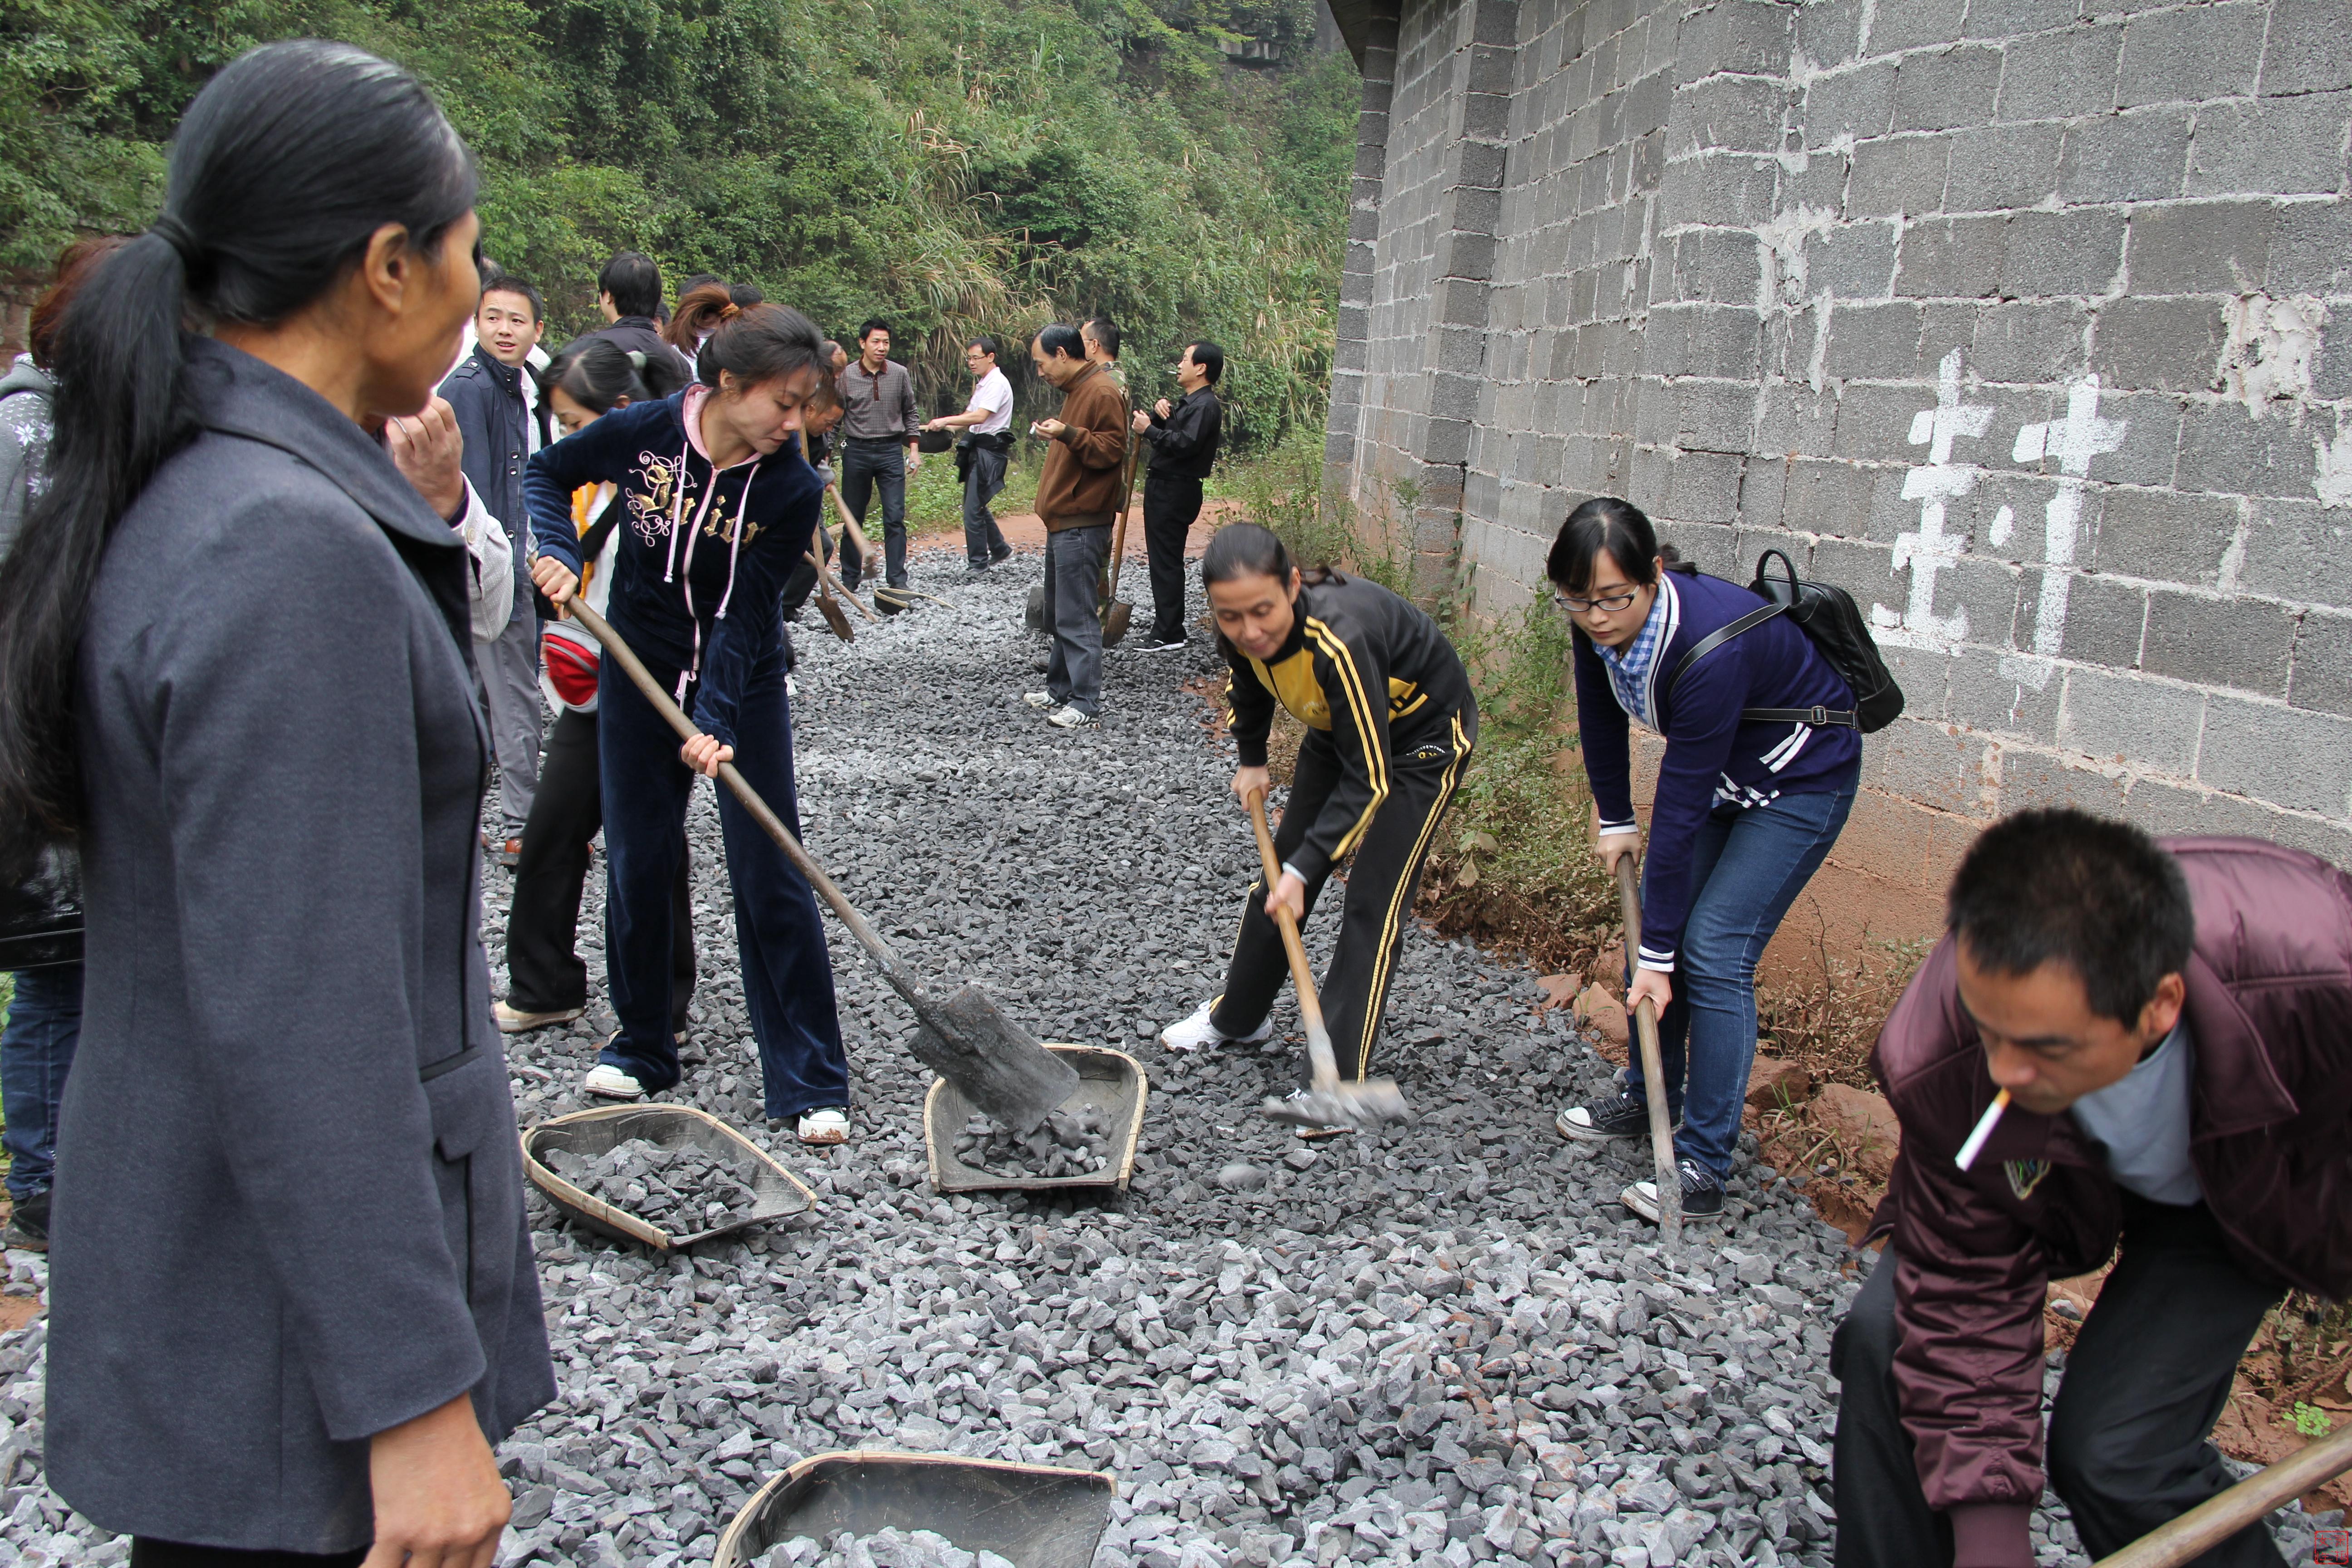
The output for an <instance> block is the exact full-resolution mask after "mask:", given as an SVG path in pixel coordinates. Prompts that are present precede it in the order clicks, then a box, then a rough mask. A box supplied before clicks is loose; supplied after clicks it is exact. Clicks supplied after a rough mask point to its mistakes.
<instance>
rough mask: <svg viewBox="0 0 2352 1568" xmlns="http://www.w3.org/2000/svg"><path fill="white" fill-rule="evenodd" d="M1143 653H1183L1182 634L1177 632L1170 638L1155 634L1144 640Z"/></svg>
mask: <svg viewBox="0 0 2352 1568" xmlns="http://www.w3.org/2000/svg"><path fill="white" fill-rule="evenodd" d="M1143 651H1144V652H1146V653H1181V652H1183V651H1184V634H1183V633H1181V632H1179V633H1177V634H1176V635H1175V636H1174V637H1160V636H1159V635H1157V634H1156V633H1155V634H1154V635H1153V636H1151V637H1147V638H1145V639H1144V643H1143Z"/></svg>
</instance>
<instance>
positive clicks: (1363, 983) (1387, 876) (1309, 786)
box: [1209, 711, 1478, 1079]
mask: <svg viewBox="0 0 2352 1568" xmlns="http://www.w3.org/2000/svg"><path fill="white" fill-rule="evenodd" d="M1477 739H1478V716H1477V714H1476V713H1475V711H1474V712H1471V713H1469V714H1466V715H1465V714H1457V715H1455V716H1454V721H1453V722H1452V723H1451V724H1449V725H1448V726H1447V738H1446V739H1445V740H1444V742H1432V743H1429V744H1425V745H1423V746H1420V747H1417V748H1415V749H1414V750H1413V751H1411V752H1400V753H1399V754H1397V755H1396V756H1393V757H1391V758H1390V759H1389V795H1388V799H1386V800H1385V801H1383V802H1381V807H1380V810H1379V811H1377V812H1375V813H1374V814H1373V816H1372V824H1371V826H1370V827H1369V828H1367V829H1365V831H1364V837H1363V838H1362V839H1361V840H1360V842H1359V843H1358V844H1357V846H1356V858H1355V863H1354V865H1353V866H1352V867H1350V868H1349V872H1348V893H1347V903H1346V905H1345V906H1344V908H1343V909H1342V910H1341V913H1340V917H1339V946H1338V947H1337V948H1336V949H1335V950H1334V951H1333V952H1332V954H1331V966H1330V967H1329V968H1328V969H1327V970H1325V971H1324V972H1323V978H1322V982H1321V984H1318V986H1317V988H1316V989H1317V993H1318V995H1319V997H1320V998H1321V1000H1322V1003H1323V1023H1324V1026H1325V1027H1327V1028H1328V1029H1329V1030H1330V1031H1331V1049H1332V1051H1333V1053H1334V1054H1335V1055H1336V1056H1337V1057H1338V1058H1339V1076H1340V1077H1341V1078H1343V1079H1360V1078H1362V1077H1363V1076H1364V1075H1365V1073H1366V1072H1367V1071H1368V1070H1369V1069H1370V1065H1371V1059H1372V1041H1373V1038H1374V1037H1376V1036H1377V1035H1378V1034H1379V1033H1380V1027H1381V1013H1382V1012H1383V1011H1385V1010H1386V1008H1387V1006H1388V999H1389V983H1390V982H1391V980H1393V979H1394V978H1395V977H1396V963H1397V953H1398V952H1399V951H1400V950H1401V949H1402V947H1403V945H1404V928H1405V923H1406V921H1407V920H1408V919H1410V917H1411V916H1412V896H1413V890H1414V889H1416V888H1418V887H1419V886H1420V885H1421V866H1422V862H1423V860H1425V859H1427V858H1429V846H1430V843H1431V841H1432V840H1433V839H1434V838H1435V837H1436V834H1437V822H1438V818H1440V817H1442V816H1444V815H1445V806H1446V803H1447V802H1448V801H1451V800H1452V799H1453V798H1454V789H1455V788H1456V787H1457V786H1458V785H1459V784H1461V782H1462V770H1463V769H1464V768H1465V767H1467V766H1468V765H1469V763H1470V748H1471V747H1472V746H1473V745H1474V744H1475V742H1476V741H1477ZM1339 770H1340V762H1339V748H1338V747H1336V746H1334V745H1333V744H1332V743H1331V737H1330V735H1329V734H1328V732H1327V731H1321V730H1310V731H1307V740H1306V742H1305V743H1304V744H1302V745H1301V746H1300V747H1299V748H1298V762H1297V766H1296V767H1294V768H1293V769H1292V771H1291V775H1290V803H1289V804H1288V805H1286V806H1284V807H1283V809H1282V820H1281V821H1280V822H1278V823H1276V825H1275V829H1274V858H1275V859H1276V862H1278V863H1279V862H1286V861H1287V860H1288V859H1289V858H1290V857H1291V855H1292V854H1293V852H1295V851H1296V850H1297V847H1298V846H1299V844H1300V843H1301V842H1303V841H1304V840H1305V838H1306V837H1307V829H1308V828H1309V827H1311V826H1314V823H1315V819H1316V818H1317V817H1318V816H1321V815H1322V812H1323V803H1324V802H1325V801H1327V800H1328V799H1329V798H1330V795H1331V791H1332V789H1333V788H1334V786H1336V785H1337V784H1339ZM1325 880H1326V879H1324V878H1318V879H1315V880H1314V881H1312V882H1309V883H1308V884H1307V913H1308V914H1310V915H1311V914H1313V913H1314V912H1315V900H1316V896H1317V895H1318V894H1319V893H1321V892H1322V890H1323V883H1324V881H1325ZM1265 894H1266V889H1265V876H1264V874H1263V873H1261V874H1260V876H1259V878H1258V879H1257V880H1256V881H1255V882H1254V883H1252V884H1251V885H1250V890H1249V894H1248V896H1247V897H1246V898H1245V899H1244V900H1242V929H1241V934H1240V935H1239V936H1237V937H1236V938H1235V939H1234V958H1233V963H1231V964H1229V965H1228V966H1227V967H1226V970H1225V990H1224V994H1223V995H1222V996H1220V997H1218V998H1217V1002H1216V1005H1215V1006H1214V1007H1213V1008H1212V1009H1211V1011H1210V1014H1209V1019H1210V1022H1211V1023H1213V1025H1215V1026H1216V1027H1217V1028H1218V1029H1219V1030H1220V1031H1221V1032H1223V1033H1224V1034H1226V1035H1231V1036H1236V1037H1238V1036H1242V1035H1246V1034H1248V1033H1249V1032H1250V1031H1251V1030H1252V1029H1255V1028H1256V1027H1257V1026H1259V1025H1260V1024H1262V1023H1264V1022H1265V1016H1266V1014H1267V1013H1268V1012H1269V1011H1271V1010H1272V1008H1273V1006H1274V997H1275V993H1276V992H1277V991H1279V990H1280V989H1281V988H1282V983H1283V982H1284V981H1285V980H1286V979H1288V978H1289V977H1290V961H1289V959H1288V957H1287V956H1286V954H1285V953H1284V952H1283V946H1282V931H1281V930H1280V929H1279V928H1278V927H1276V925H1275V923H1274V921H1273V920H1272V919H1270V918H1269V917H1268V916H1267V914H1266V912H1265ZM1302 923H1304V922H1302Z"/></svg>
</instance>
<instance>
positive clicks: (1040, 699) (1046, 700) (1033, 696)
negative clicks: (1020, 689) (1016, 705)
mask: <svg viewBox="0 0 2352 1568" xmlns="http://www.w3.org/2000/svg"><path fill="white" fill-rule="evenodd" d="M1021 700H1022V701H1024V702H1026V703H1027V704H1029V706H1030V707H1032V708H1051V707H1052V706H1054V694H1053V693H1052V692H1050V691H1031V692H1027V693H1024V695H1023V696H1022V699H1021Z"/></svg>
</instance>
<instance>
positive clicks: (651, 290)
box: [596, 250, 662, 316]
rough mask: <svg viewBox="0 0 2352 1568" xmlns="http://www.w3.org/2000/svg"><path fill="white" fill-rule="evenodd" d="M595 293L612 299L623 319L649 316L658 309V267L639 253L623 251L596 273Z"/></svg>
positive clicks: (659, 280)
mask: <svg viewBox="0 0 2352 1568" xmlns="http://www.w3.org/2000/svg"><path fill="white" fill-rule="evenodd" d="M596 292H598V293H599V294H610V295H611V296H612V297H613V309H614V310H618V311H619V312H620V313H621V314H623V315H624V316H651V315H654V314H655V313H656V312H657V311H659V310H661V307H662V285H661V268H658V267H656V266H655V265H654V258H652V257H650V256H647V255H646V253H645V252H644V251H642V250H624V251H622V252H621V253H620V254H619V255H617V256H615V257H614V258H613V259H612V260H610V261H607V262H606V263H604V270H603V271H602V272H599V273H598V274H596Z"/></svg>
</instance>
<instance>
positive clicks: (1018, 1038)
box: [908, 985, 1078, 1133]
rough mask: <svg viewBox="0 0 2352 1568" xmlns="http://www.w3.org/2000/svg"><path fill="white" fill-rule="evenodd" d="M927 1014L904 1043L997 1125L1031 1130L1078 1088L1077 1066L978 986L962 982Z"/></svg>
mask: <svg viewBox="0 0 2352 1568" xmlns="http://www.w3.org/2000/svg"><path fill="white" fill-rule="evenodd" d="M930 1012H931V1014H932V1016H931V1017H930V1018H929V1019H927V1020H926V1021H925V1022H924V1023H923V1024H922V1026H920V1027H919V1028H917V1029H916V1031H915V1035H914V1037H913V1038H912V1039H911V1040H909V1041H908V1049H910V1050H912V1051H913V1052H914V1053H915V1055H916V1056H917V1057H918V1058H920V1059H921V1060H922V1062H923V1065H924V1066H926V1067H928V1068H930V1069H931V1070H932V1071H933V1072H935V1073H938V1074H939V1075H940V1077H941V1078H943V1079H947V1080H948V1081H949V1082H950V1083H952V1084H954V1085H955V1086H956V1088H958V1089H961V1090H962V1091H963V1097H964V1098H965V1099H966V1100H970V1101H971V1103H972V1104H973V1105H975V1106H977V1107H978V1108H979V1109H980V1110H981V1111H982V1113H983V1114H984V1115H986V1116H987V1117H988V1119H989V1120H990V1121H993V1122H995V1123H996V1124H997V1125H998V1126H1000V1127H1007V1128H1010V1129H1012V1130H1013V1131H1014V1132H1018V1133H1027V1132H1031V1131H1035V1130H1036V1129H1037V1127H1038V1126H1040V1125H1041V1124H1042V1123H1043V1122H1044V1121H1045V1114H1046V1112H1048V1111H1050V1110H1053V1109H1054V1108H1055V1107H1056V1106H1058V1105H1060V1104H1061V1103H1062V1102H1063V1101H1064V1100H1067V1099H1069V1098H1070V1096H1071V1095H1072V1094H1074V1093H1076V1091H1077V1088H1078V1074H1077V1069H1076V1068H1073V1067H1072V1066H1070V1064H1069V1063H1068V1062H1066V1061H1064V1060H1063V1059H1062V1058H1060V1057H1057V1056H1055V1054H1054V1053H1053V1052H1051V1051H1049V1050H1047V1049H1046V1048H1045V1047H1044V1046H1042V1045H1040V1044H1038V1043H1037V1037H1035V1036H1034V1035H1032V1034H1031V1033H1030V1032H1029V1031H1028V1030H1026V1029H1024V1028H1023V1027H1022V1026H1020V1025H1019V1024H1017V1023H1015V1022H1013V1020H1012V1019H1011V1018H1008V1017H1006V1016H1004V1014H1003V1011H1002V1010H1001V1009H1000V1008H998V1006H997V1005H996V1003H995V1000H994V999H993V998H992V997H991V996H990V995H989V994H988V993H987V992H985V991H982V989H981V988H980V987H979V986H977V985H966V986H964V987H962V988H961V990H959V991H957V992H956V993H955V994H953V995H951V996H950V997H948V998H947V999H946V1000H945V1001H943V1002H940V1003H939V1004H938V1005H936V1006H934V1007H932V1008H931V1009H930Z"/></svg>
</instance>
